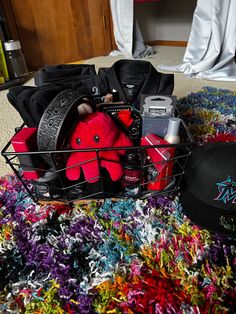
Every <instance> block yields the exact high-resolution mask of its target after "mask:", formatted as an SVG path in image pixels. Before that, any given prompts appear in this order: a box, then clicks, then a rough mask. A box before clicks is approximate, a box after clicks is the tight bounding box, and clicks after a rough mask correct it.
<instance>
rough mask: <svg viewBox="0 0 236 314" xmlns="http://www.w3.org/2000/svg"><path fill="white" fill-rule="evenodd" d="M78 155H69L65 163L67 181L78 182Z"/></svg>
mask: <svg viewBox="0 0 236 314" xmlns="http://www.w3.org/2000/svg"><path fill="white" fill-rule="evenodd" d="M78 157H79V153H71V154H70V156H69V158H68V160H67V163H66V177H67V178H68V179H69V180H78V179H79V177H80V165H79V160H78Z"/></svg>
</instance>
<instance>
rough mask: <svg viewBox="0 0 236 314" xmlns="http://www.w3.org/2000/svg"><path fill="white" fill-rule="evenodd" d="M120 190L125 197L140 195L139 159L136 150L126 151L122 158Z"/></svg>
mask: <svg viewBox="0 0 236 314" xmlns="http://www.w3.org/2000/svg"><path fill="white" fill-rule="evenodd" d="M123 169H124V175H123V180H122V188H123V191H124V194H125V196H131V197H132V196H138V195H139V193H140V157H139V154H138V153H137V152H136V150H128V151H127V152H126V154H125V156H124V164H123Z"/></svg>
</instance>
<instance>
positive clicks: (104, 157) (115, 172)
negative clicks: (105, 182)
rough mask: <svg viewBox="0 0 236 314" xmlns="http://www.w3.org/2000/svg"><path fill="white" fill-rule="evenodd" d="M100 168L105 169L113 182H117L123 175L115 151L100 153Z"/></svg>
mask: <svg viewBox="0 0 236 314" xmlns="http://www.w3.org/2000/svg"><path fill="white" fill-rule="evenodd" d="M100 158H101V167H103V168H106V169H107V171H108V172H109V174H110V177H111V179H112V180H113V181H117V180H119V179H120V178H121V177H122V175H123V168H122V165H121V163H120V158H119V155H118V153H117V151H107V152H102V153H101V155H100Z"/></svg>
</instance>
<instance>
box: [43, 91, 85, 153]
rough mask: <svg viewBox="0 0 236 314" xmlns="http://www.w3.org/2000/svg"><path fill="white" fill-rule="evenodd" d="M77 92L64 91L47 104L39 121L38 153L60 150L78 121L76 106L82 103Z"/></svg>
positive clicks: (82, 96) (81, 97)
mask: <svg viewBox="0 0 236 314" xmlns="http://www.w3.org/2000/svg"><path fill="white" fill-rule="evenodd" d="M84 97H86V96H85V95H82V94H81V92H79V91H74V90H70V89H69V90H64V91H62V92H61V93H59V94H58V95H57V96H56V97H55V98H54V99H53V100H52V102H51V103H50V104H49V106H48V107H47V108H46V110H45V111H44V113H43V116H42V118H41V120H40V123H39V126H38V132H37V143H38V149H39V150H40V151H53V150H58V149H62V148H63V146H64V143H65V140H66V138H67V135H68V134H69V132H70V130H71V129H72V127H73V126H74V125H75V123H76V122H77V121H78V118H79V113H78V109H77V108H78V105H79V104H81V103H82V102H83V98H84Z"/></svg>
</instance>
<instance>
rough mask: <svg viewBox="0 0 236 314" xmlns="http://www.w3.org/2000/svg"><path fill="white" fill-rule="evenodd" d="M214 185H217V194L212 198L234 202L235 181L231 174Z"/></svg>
mask: <svg viewBox="0 0 236 314" xmlns="http://www.w3.org/2000/svg"><path fill="white" fill-rule="evenodd" d="M216 185H217V186H218V195H217V197H216V198H214V200H216V201H222V202H223V203H224V204H227V203H229V202H231V203H232V204H236V182H234V181H233V180H232V178H231V176H228V178H227V180H225V181H222V182H219V183H216Z"/></svg>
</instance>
